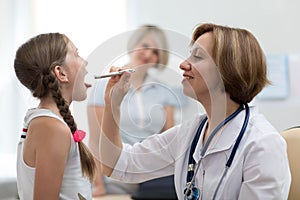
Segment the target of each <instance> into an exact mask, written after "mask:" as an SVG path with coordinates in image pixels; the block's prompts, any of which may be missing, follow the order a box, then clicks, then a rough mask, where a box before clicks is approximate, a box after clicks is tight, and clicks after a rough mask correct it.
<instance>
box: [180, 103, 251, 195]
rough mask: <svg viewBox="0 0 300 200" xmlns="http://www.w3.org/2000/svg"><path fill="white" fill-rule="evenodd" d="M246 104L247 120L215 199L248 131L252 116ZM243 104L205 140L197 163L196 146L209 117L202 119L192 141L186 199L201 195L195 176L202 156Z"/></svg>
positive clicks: (228, 161) (218, 186)
mask: <svg viewBox="0 0 300 200" xmlns="http://www.w3.org/2000/svg"><path fill="white" fill-rule="evenodd" d="M244 105H245V108H246V115H245V120H244V123H243V126H242V128H241V131H240V133H239V135H238V138H237V140H236V143H235V145H234V146H233V149H232V152H231V154H230V156H229V159H228V160H227V162H226V165H225V170H224V172H223V175H222V177H221V179H220V180H219V183H218V185H217V187H216V190H215V192H214V195H213V198H212V199H215V198H216V195H217V193H218V190H219V188H220V186H221V183H222V181H223V179H224V177H225V175H226V173H227V171H228V169H229V167H230V166H231V164H232V161H233V158H234V156H235V154H236V151H237V148H238V146H239V144H240V142H241V140H242V137H243V135H244V133H245V131H246V128H247V125H248V122H249V116H250V110H249V106H248V104H247V103H246V104H244ZM243 109H244V108H243V105H240V107H239V108H238V109H237V110H236V111H235V112H234V113H232V114H231V115H230V116H229V117H227V118H226V119H225V120H224V121H222V122H221V123H220V124H219V125H218V126H217V127H216V128H215V129H214V131H213V132H212V133H211V135H210V136H209V137H208V139H207V141H206V142H205V144H204V146H203V148H202V150H201V154H200V159H199V161H198V162H197V164H196V161H195V160H194V159H193V154H194V152H195V149H196V146H197V143H198V140H199V138H200V135H201V132H202V129H203V127H204V125H205V123H206V121H207V117H205V118H204V120H202V122H201V124H200V126H199V128H198V130H197V133H196V135H195V137H194V139H193V142H192V146H191V150H190V155H189V164H188V171H187V178H186V180H187V183H186V188H185V190H184V199H187V200H197V199H199V197H200V190H199V189H198V188H197V187H196V186H195V177H196V174H197V172H198V170H199V166H200V164H201V161H202V158H203V157H204V155H205V153H206V150H207V148H208V146H209V144H210V142H211V140H212V139H213V137H214V136H215V134H216V133H217V132H218V131H219V130H220V129H221V128H222V127H223V126H224V125H225V124H227V123H228V122H229V121H230V120H232V119H233V118H234V117H236V116H237V115H238V114H239V113H240V112H241V111H242V110H243Z"/></svg>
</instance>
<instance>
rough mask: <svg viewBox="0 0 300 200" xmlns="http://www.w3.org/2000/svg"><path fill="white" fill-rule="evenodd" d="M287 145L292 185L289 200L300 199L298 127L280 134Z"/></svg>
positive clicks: (299, 133)
mask: <svg viewBox="0 0 300 200" xmlns="http://www.w3.org/2000/svg"><path fill="white" fill-rule="evenodd" d="M281 135H282V136H283V138H284V139H285V141H286V143H287V153H288V158H289V164H290V170H291V175H292V183H291V188H290V193H289V198H288V199H289V200H299V199H300V156H299V154H300V127H293V128H290V129H287V130H285V131H283V132H282V133H281Z"/></svg>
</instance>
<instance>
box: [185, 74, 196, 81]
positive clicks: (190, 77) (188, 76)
mask: <svg viewBox="0 0 300 200" xmlns="http://www.w3.org/2000/svg"><path fill="white" fill-rule="evenodd" d="M183 77H184V78H186V79H188V80H189V79H194V77H192V76H190V75H188V74H187V73H184V74H183Z"/></svg>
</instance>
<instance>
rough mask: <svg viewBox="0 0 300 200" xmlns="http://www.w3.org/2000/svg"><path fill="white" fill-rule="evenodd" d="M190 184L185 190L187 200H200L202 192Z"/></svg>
mask: <svg viewBox="0 0 300 200" xmlns="http://www.w3.org/2000/svg"><path fill="white" fill-rule="evenodd" d="M188 184H191V183H188ZM188 184H187V187H186V188H185V189H184V196H185V200H198V199H199V197H200V190H199V189H198V188H197V187H195V186H194V185H193V184H192V185H190V186H189V185H188Z"/></svg>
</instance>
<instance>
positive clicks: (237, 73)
mask: <svg viewBox="0 0 300 200" xmlns="http://www.w3.org/2000/svg"><path fill="white" fill-rule="evenodd" d="M207 32H211V33H212V36H213V40H214V46H213V52H212V53H213V55H211V56H212V58H213V60H214V61H215V63H216V65H217V67H218V70H219V72H220V74H221V77H222V81H223V83H224V87H225V91H226V92H228V93H229V95H230V98H231V99H232V100H233V101H235V102H237V103H239V104H242V103H248V102H250V101H251V100H252V99H253V98H254V97H255V96H256V95H257V94H258V93H259V92H260V91H261V90H262V89H263V88H264V87H265V86H266V85H267V84H269V83H270V82H269V80H268V79H267V64H266V59H265V56H264V53H263V51H262V49H261V47H260V45H259V43H258V41H257V40H256V38H255V37H254V36H253V35H252V34H251V33H250V32H249V31H247V30H245V29H239V28H231V27H227V26H220V25H215V24H210V23H207V24H201V25H199V26H197V27H196V28H195V30H194V32H193V36H192V42H191V44H193V43H194V42H195V41H196V40H197V39H198V38H199V37H200V36H201V35H203V34H204V33H207Z"/></svg>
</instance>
